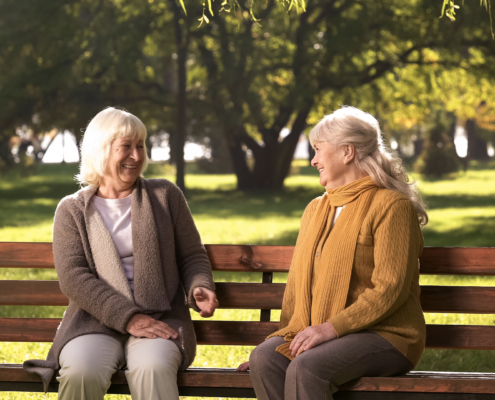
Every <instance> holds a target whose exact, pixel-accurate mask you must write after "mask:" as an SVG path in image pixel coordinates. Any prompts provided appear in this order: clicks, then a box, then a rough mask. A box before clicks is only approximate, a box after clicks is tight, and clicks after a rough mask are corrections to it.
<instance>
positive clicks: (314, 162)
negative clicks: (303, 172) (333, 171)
mask: <svg viewBox="0 0 495 400" xmlns="http://www.w3.org/2000/svg"><path fill="white" fill-rule="evenodd" d="M317 162H318V161H317V160H316V156H314V157H313V159H312V160H311V166H312V167H316V164H317Z"/></svg>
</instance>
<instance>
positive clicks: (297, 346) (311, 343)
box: [237, 322, 337, 371]
mask: <svg viewBox="0 0 495 400" xmlns="http://www.w3.org/2000/svg"><path fill="white" fill-rule="evenodd" d="M336 338H337V333H336V332H335V329H334V328H333V326H332V324H331V323H330V322H325V323H323V324H321V325H316V326H309V327H307V328H306V329H305V330H303V331H301V332H299V333H298V334H297V335H296V337H295V338H294V340H292V342H291V344H290V346H289V349H290V350H291V354H292V356H296V355H298V354H300V353H302V352H303V351H305V350H309V349H311V348H313V347H315V346H318V345H319V344H321V343H324V342H328V341H330V340H333V339H336ZM248 369H249V361H247V362H245V363H242V364H241V365H239V366H238V367H237V371H247V370H248Z"/></svg>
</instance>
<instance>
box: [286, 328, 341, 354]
mask: <svg viewBox="0 0 495 400" xmlns="http://www.w3.org/2000/svg"><path fill="white" fill-rule="evenodd" d="M336 338H337V333H336V332H335V329H333V326H332V324H331V323H330V322H325V323H323V324H321V325H316V326H309V327H307V328H306V329H305V330H303V331H302V332H299V333H298V334H297V335H296V337H295V338H294V340H292V342H291V343H290V346H289V349H290V350H291V354H292V356H297V355H299V354H300V353H302V352H303V351H306V350H309V349H312V348H313V347H315V346H318V345H319V344H321V343H323V342H328V341H329V340H333V339H336Z"/></svg>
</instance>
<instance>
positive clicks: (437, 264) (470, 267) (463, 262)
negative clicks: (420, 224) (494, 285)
mask: <svg viewBox="0 0 495 400" xmlns="http://www.w3.org/2000/svg"><path fill="white" fill-rule="evenodd" d="M420 273H421V274H428V275H481V276H483V275H486V276H493V275H495V247H425V249H424V250H423V254H422V255H421V257H420Z"/></svg>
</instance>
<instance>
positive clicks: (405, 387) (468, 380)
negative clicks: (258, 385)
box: [0, 364, 495, 394]
mask: <svg viewBox="0 0 495 400" xmlns="http://www.w3.org/2000/svg"><path fill="white" fill-rule="evenodd" d="M0 377H1V378H0V380H1V381H3V382H39V381H40V378H39V377H38V376H37V375H35V374H29V373H27V372H25V371H24V370H23V369H22V366H21V365H20V364H0ZM52 382H56V378H55V377H54V378H53V380H52ZM177 383H178V385H179V387H228V388H252V387H253V386H252V383H251V379H250V377H249V373H246V372H237V371H235V370H234V369H230V368H228V369H227V368H225V369H220V368H218V369H217V368H215V369H213V368H190V369H188V370H187V371H185V372H180V373H179V374H178V379H177ZM112 384H113V385H125V384H127V381H126V378H125V373H124V371H117V373H115V374H114V375H113V377H112ZM340 390H342V391H357V392H363V391H364V392H376V391H381V392H429V393H480V394H481V393H487V394H490V393H491V394H494V393H495V374H493V373H462V372H410V373H408V374H406V375H402V376H396V377H378V378H375V377H373V378H369V377H363V378H360V379H358V380H356V381H352V382H349V383H347V384H345V385H343V386H341V388H340Z"/></svg>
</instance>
